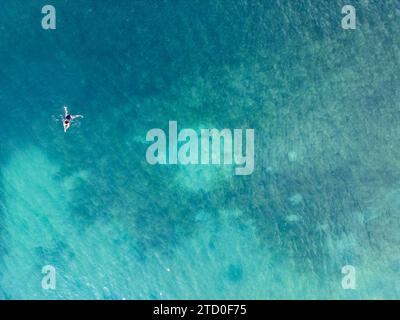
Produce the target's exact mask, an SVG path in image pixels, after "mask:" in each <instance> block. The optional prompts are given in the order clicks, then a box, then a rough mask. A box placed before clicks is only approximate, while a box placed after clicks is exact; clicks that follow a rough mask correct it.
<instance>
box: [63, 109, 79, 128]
mask: <svg viewBox="0 0 400 320" xmlns="http://www.w3.org/2000/svg"><path fill="white" fill-rule="evenodd" d="M64 112H65V118H64V122H63V124H64V132H67V130H68V129H69V127H70V126H71V122H72V120H74V119H76V118H83V116H82V115H80V114H77V115H74V116H72V115H70V114H69V113H68V108H67V107H64Z"/></svg>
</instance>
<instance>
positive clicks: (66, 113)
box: [64, 106, 68, 116]
mask: <svg viewBox="0 0 400 320" xmlns="http://www.w3.org/2000/svg"><path fill="white" fill-rule="evenodd" d="M64 112H65V116H67V115H68V108H67V107H65V106H64Z"/></svg>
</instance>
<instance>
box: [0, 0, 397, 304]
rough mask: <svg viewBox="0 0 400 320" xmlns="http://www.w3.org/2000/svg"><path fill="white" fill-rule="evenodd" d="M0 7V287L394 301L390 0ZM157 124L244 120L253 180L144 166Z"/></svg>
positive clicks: (208, 170) (224, 124)
mask: <svg viewBox="0 0 400 320" xmlns="http://www.w3.org/2000/svg"><path fill="white" fill-rule="evenodd" d="M2 4H3V5H2V9H1V10H0V43H2V46H1V47H0V63H1V68H0V88H1V90H0V117H1V119H2V128H1V130H0V141H1V147H0V150H1V151H0V298H3V299H21V298H23V299H32V298H40V299H70V298H74V299H77V298H83V299H123V298H125V299H132V298H133V299H194V298H204V299H213V298H218V299H250V298H255V299H279V298H287V299H326V298H333V299H342V298H344V299H347V298H356V299H376V298H377V299H379V298H388V299H393V298H399V297H400V281H399V279H400V277H399V273H400V264H399V261H400V260H399V258H400V250H399V248H400V237H399V232H398V230H399V227H400V216H399V212H400V180H399V178H400V161H399V159H400V151H399V150H400V148H399V146H400V126H399V120H400V105H399V98H400V91H399V89H398V88H399V84H400V79H399V75H400V59H399V58H400V57H399V52H400V51H399V40H400V36H399V32H400V31H399V28H398V23H399V21H400V20H399V18H400V17H399V16H400V6H399V2H398V1H390V0H388V1H366V0H365V1H353V5H354V6H355V7H356V8H357V16H358V29H357V30H351V31H350V30H348V31H344V30H343V29H342V28H341V27H340V20H341V17H342V16H341V13H340V10H341V7H342V6H343V5H344V4H347V3H344V2H343V1H318V3H317V1H307V0H303V1H251V2H248V1H241V0H240V1H226V2H225V1H224V2H223V1H204V0H201V1H200V0H199V1H164V2H160V1H128V0H120V1H118V4H111V2H110V3H105V2H99V1H95V0H92V1H73V3H72V2H71V1H67V0H58V1H56V4H55V6H56V9H57V29H56V30H54V31H45V30H43V29H42V28H41V25H40V21H41V17H42V15H41V13H40V8H41V7H42V6H43V5H45V4H47V3H46V1H22V0H18V1H17V0H13V1H11V0H3V2H2ZM65 104H66V105H68V106H69V107H70V111H71V112H72V113H81V114H84V115H85V118H84V119H82V120H80V125H74V126H73V127H72V128H71V129H70V131H69V132H68V134H64V133H63V130H62V124H61V122H60V121H58V118H59V115H60V114H62V106H63V105H65ZM169 120H176V121H178V125H179V127H180V128H193V129H195V130H197V129H198V128H218V129H222V128H232V129H233V128H243V129H245V128H254V129H255V132H256V137H255V171H254V173H253V174H252V175H249V176H235V175H234V174H233V173H232V171H231V169H230V168H227V167H223V166H183V165H177V166H151V165H149V164H148V163H147V162H146V158H145V154H146V148H147V146H148V144H147V143H146V139H145V137H146V133H147V131H148V130H150V129H152V128H163V129H166V128H167V126H168V121H169ZM48 264H50V265H53V266H54V267H55V268H56V270H57V288H56V290H44V289H42V287H41V280H42V277H43V274H42V273H41V269H42V267H43V266H44V265H48ZM345 265H353V266H354V267H355V268H356V270H357V273H356V275H357V278H356V279H357V286H356V290H343V289H342V286H341V281H342V277H343V275H342V273H341V269H342V267H343V266H345Z"/></svg>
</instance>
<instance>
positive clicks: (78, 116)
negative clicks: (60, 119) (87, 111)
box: [71, 114, 83, 120]
mask: <svg viewBox="0 0 400 320" xmlns="http://www.w3.org/2000/svg"><path fill="white" fill-rule="evenodd" d="M76 118H83V116H82V115H80V114H77V115H75V116H71V120H74V119H76Z"/></svg>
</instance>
